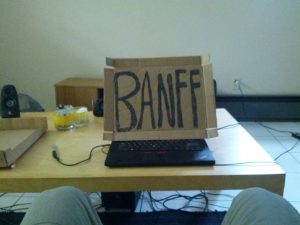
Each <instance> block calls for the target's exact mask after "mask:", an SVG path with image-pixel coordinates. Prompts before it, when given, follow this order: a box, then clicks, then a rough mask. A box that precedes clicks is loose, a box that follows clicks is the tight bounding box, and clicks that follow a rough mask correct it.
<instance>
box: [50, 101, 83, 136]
mask: <svg viewBox="0 0 300 225" xmlns="http://www.w3.org/2000/svg"><path fill="white" fill-rule="evenodd" d="M88 120H89V115H88V110H87V107H84V106H78V107H72V106H70V105H67V106H59V108H58V109H57V110H56V115H55V116H54V125H55V127H56V129H57V130H69V129H72V128H74V127H83V126H85V125H86V124H87V123H88Z"/></svg>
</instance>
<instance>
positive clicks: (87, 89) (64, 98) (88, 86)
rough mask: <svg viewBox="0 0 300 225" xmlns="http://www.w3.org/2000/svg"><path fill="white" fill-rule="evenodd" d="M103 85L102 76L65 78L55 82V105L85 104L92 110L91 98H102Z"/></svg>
mask: <svg viewBox="0 0 300 225" xmlns="http://www.w3.org/2000/svg"><path fill="white" fill-rule="evenodd" d="M103 87H104V82H103V79H102V78H82V77H72V78H67V79H65V80H62V81H60V82H58V83H56V84H55V94H56V105H59V104H64V105H73V106H86V107H88V109H89V110H93V105H92V102H93V100H96V99H97V98H103Z"/></svg>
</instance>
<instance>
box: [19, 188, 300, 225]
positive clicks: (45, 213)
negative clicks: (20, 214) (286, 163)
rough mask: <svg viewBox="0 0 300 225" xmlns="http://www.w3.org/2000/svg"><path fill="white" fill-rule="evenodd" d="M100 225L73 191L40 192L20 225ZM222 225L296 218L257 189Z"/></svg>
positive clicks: (273, 223) (298, 224)
mask: <svg viewBox="0 0 300 225" xmlns="http://www.w3.org/2000/svg"><path fill="white" fill-rule="evenodd" d="M46 224H47V225H102V223H101V221H100V219H99V217H98V215H97V213H96V211H95V209H94V208H93V206H92V204H91V202H90V200H89V198H88V196H87V195H86V194H85V193H84V192H82V191H80V190H78V189H76V188H73V187H60V188H56V189H51V190H48V191H45V192H43V193H42V194H41V195H40V197H38V198H37V199H36V200H35V201H34V202H33V205H32V207H31V208H30V209H29V210H28V212H27V213H26V215H25V217H24V219H23V221H22V223H21V225H46ZM222 225H300V215H299V213H298V212H297V210H295V209H294V208H293V206H292V205H291V204H290V203H289V202H287V201H286V200H285V199H283V198H282V197H281V196H279V195H276V194H273V193H271V192H268V191H266V190H264V189H261V188H250V189H246V190H244V191H242V192H241V193H240V194H239V195H238V196H236V198H235V199H234V200H233V202H232V205H231V207H230V209H229V210H228V212H227V213H226V215H225V218H224V220H223V222H222Z"/></svg>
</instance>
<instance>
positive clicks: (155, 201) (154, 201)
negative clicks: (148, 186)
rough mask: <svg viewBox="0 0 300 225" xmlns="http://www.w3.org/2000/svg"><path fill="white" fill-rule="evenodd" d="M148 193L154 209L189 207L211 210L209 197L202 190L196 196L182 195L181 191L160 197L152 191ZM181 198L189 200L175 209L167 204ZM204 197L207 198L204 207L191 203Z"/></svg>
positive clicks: (184, 208)
mask: <svg viewBox="0 0 300 225" xmlns="http://www.w3.org/2000/svg"><path fill="white" fill-rule="evenodd" d="M148 195H149V198H150V200H149V202H150V203H151V205H150V208H151V209H152V210H153V211H157V209H158V210H169V211H185V210H186V209H189V208H193V209H201V210H203V211H209V210H208V198H207V196H206V195H205V194H203V193H201V192H200V193H199V194H196V195H194V196H188V195H182V194H180V193H177V194H172V195H170V196H167V197H165V198H160V199H158V198H154V197H153V196H152V194H151V192H150V191H149V192H148ZM179 198H183V199H185V200H187V202H186V203H185V204H184V205H183V206H182V207H180V208H177V209H174V208H170V207H168V206H167V204H168V202H170V201H172V200H175V199H179ZM202 199H204V200H205V204H204V205H205V206H204V207H199V206H192V205H190V204H191V202H192V201H195V200H202ZM200 203H201V204H203V203H202V202H200ZM157 204H160V205H161V206H162V207H163V208H160V207H158V205H157Z"/></svg>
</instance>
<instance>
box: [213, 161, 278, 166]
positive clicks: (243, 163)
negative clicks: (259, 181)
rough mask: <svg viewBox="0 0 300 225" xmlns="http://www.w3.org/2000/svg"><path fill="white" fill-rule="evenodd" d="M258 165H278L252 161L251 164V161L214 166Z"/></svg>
mask: <svg viewBox="0 0 300 225" xmlns="http://www.w3.org/2000/svg"><path fill="white" fill-rule="evenodd" d="M258 163H262V164H266V165H265V166H270V165H274V164H277V163H276V162H268V161H265V162H259V161H257V162H255V161H252V162H251V161H249V162H238V163H218V164H215V165H214V166H249V165H251V164H258ZM269 164H270V165H269ZM253 166H257V165H253ZM260 166H261V165H260Z"/></svg>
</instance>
